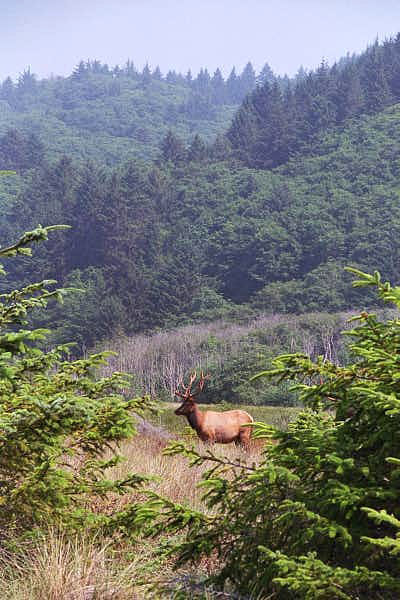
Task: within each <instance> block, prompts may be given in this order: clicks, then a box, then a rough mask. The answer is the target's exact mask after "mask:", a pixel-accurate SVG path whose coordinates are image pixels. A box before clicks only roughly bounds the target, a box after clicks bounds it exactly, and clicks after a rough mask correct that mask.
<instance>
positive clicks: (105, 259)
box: [7, 105, 400, 344]
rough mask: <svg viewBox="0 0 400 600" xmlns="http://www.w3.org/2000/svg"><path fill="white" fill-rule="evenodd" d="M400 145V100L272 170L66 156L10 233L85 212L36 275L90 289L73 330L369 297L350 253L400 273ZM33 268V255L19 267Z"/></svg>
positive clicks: (39, 181)
mask: <svg viewBox="0 0 400 600" xmlns="http://www.w3.org/2000/svg"><path fill="white" fill-rule="evenodd" d="M399 146H400V106H398V105H396V106H393V107H389V108H388V109H386V110H385V111H384V112H382V113H379V114H377V115H365V116H363V117H360V118H358V119H354V120H352V121H350V122H349V123H348V124H347V125H346V126H345V127H342V128H333V129H331V130H329V131H328V132H326V133H323V134H321V135H320V137H319V138H318V140H316V141H315V144H314V146H313V151H312V153H310V152H309V153H308V154H307V155H306V156H302V155H298V156H297V157H294V158H293V159H291V160H290V161H289V162H288V163H287V164H286V165H283V166H282V167H280V168H279V169H276V170H272V171H266V170H257V169H249V168H247V167H241V166H239V165H238V164H237V163H235V162H231V161H217V160H215V159H214V158H212V156H210V155H207V154H204V153H203V154H201V153H199V154H197V155H190V154H189V153H186V154H184V155H182V154H180V155H178V156H176V157H175V159H173V156H171V157H170V159H169V160H165V161H162V162H159V163H158V164H157V165H154V164H145V163H140V162H134V161H131V162H129V163H128V164H127V165H125V167H124V168H122V169H120V170H118V171H115V172H114V173H111V174H108V173H105V172H104V171H102V170H101V169H100V170H98V169H96V168H95V167H94V165H86V166H85V165H82V166H76V165H74V164H73V163H71V162H70V161H68V160H67V159H63V160H62V161H60V162H59V163H58V164H57V165H55V166H47V165H43V166H41V167H40V168H38V169H37V170H36V171H35V172H34V173H33V174H31V176H30V178H29V180H27V181H26V182H25V186H26V187H25V190H24V191H23V192H22V194H21V195H20V197H19V198H18V200H17V201H16V203H15V205H14V207H13V208H12V209H10V211H11V214H10V216H9V218H8V231H7V237H8V238H10V237H12V236H13V235H14V233H15V232H16V229H17V227H16V226H15V224H16V223H18V229H19V230H20V231H21V230H24V229H29V228H31V227H32V226H34V225H35V224H36V223H38V222H40V223H42V224H48V223H55V222H56V223H58V222H62V223H68V224H71V225H72V230H71V231H70V232H69V233H67V234H61V233H60V234H58V236H57V240H56V241H53V242H51V243H50V244H49V245H48V246H47V250H40V254H39V258H38V260H37V261H36V263H35V272H34V273H32V276H35V277H36V278H41V277H45V276H47V277H48V276H51V277H54V278H56V279H58V280H59V281H61V282H63V283H65V284H69V285H73V286H74V287H78V288H83V289H86V291H87V293H86V295H85V296H82V295H74V296H73V297H71V298H69V299H67V301H66V304H65V305H64V307H63V309H62V311H60V312H58V313H57V312H56V314H54V315H53V316H52V318H51V322H52V324H53V325H57V326H58V327H59V331H62V332H63V339H71V338H74V339H78V340H79V339H80V340H81V342H83V341H84V342H85V343H86V344H87V343H93V342H94V341H95V340H96V339H100V338H103V337H108V336H110V335H111V334H112V333H113V331H115V329H122V330H123V331H125V332H126V333H132V332H135V331H143V330H148V329H151V328H153V327H156V326H160V325H166V324H173V323H176V322H177V319H178V322H182V320H188V319H197V320H199V319H200V320H201V319H212V318H215V317H218V316H224V315H225V316H226V315H230V316H231V318H235V319H238V318H241V316H246V315H249V314H253V313H254V311H259V310H262V311H264V312H265V311H267V312H294V313H301V312H307V311H310V310H314V311H315V310H325V311H326V310H328V311H338V310H345V309H347V308H349V307H352V308H354V307H356V308H357V307H360V306H363V305H365V304H368V302H369V300H368V296H367V295H365V293H364V294H363V296H362V299H361V296H360V295H359V294H358V292H357V290H354V289H352V288H351V286H350V278H349V277H347V276H346V274H345V273H344V271H343V267H344V266H345V265H353V266H358V267H360V268H362V269H367V270H371V269H379V270H380V271H381V272H382V274H383V276H384V277H386V278H389V279H391V280H392V281H398V280H399V264H400V262H399V258H400V256H399V252H400V249H399V244H398V239H399V238H400V236H399V233H400V231H399V229H400V212H399V211H400V208H399V187H400V172H399V168H398V154H399ZM55 237H56V236H55ZM26 268H27V267H26V265H25V263H24V261H23V260H22V259H21V260H20V266H19V267H18V268H16V269H15V270H14V271H13V273H12V274H11V275H12V278H13V279H17V280H18V278H19V277H22V275H23V274H24V275H26ZM19 273H20V274H19ZM66 322H67V323H68V327H66V325H65V323H66ZM64 336H65V338H64Z"/></svg>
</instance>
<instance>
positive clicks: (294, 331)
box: [106, 313, 351, 399]
mask: <svg viewBox="0 0 400 600" xmlns="http://www.w3.org/2000/svg"><path fill="white" fill-rule="evenodd" d="M350 316H351V313H341V314H336V315H327V314H317V313H315V314H309V315H302V316H296V315H280V314H272V315H271V314H262V315H260V316H258V317H257V318H255V319H253V320H251V321H250V322H248V323H246V324H238V323H232V322H227V321H223V320H219V321H214V322H212V323H205V324H194V325H185V326H182V327H178V328H176V329H171V330H169V331H161V332H157V333H153V334H151V335H144V334H140V335H134V336H131V337H118V339H114V340H112V342H111V343H108V344H107V347H108V348H110V349H111V350H113V351H114V352H116V356H115V357H112V358H111V360H110V362H109V364H108V366H107V368H106V372H107V373H110V372H112V371H114V370H118V371H125V372H128V373H132V374H134V383H133V387H134V390H135V392H136V393H146V394H150V395H152V396H156V395H157V396H161V397H164V398H165V399H169V398H171V397H172V396H173V393H174V390H175V388H176V385H177V382H178V381H179V380H180V379H181V378H182V377H183V376H184V375H185V374H187V373H188V371H190V370H192V369H194V368H197V369H203V370H204V371H207V370H208V369H209V368H210V367H211V366H212V367H213V368H214V369H217V370H218V369H220V368H222V367H223V365H224V364H225V362H226V361H229V360H230V359H231V358H232V356H236V355H238V354H240V352H241V349H242V348H243V346H244V344H246V343H247V344H248V343H249V340H250V339H251V338H252V337H253V338H254V339H257V337H258V336H260V338H262V342H261V343H262V344H264V345H265V346H267V347H273V348H275V347H278V348H279V347H282V344H285V346H284V348H282V351H286V352H304V353H306V354H308V355H310V356H311V357H313V358H315V357H316V356H318V355H322V356H324V358H325V359H328V360H331V361H333V362H338V361H339V355H340V351H341V349H342V347H343V344H344V342H343V338H342V336H341V335H340V332H341V331H342V330H343V329H344V328H345V327H348V325H347V324H346V321H347V320H348V318H349V317H350ZM282 327H284V328H285V331H286V334H287V335H288V338H287V337H286V338H285V340H286V341H283V334H282V331H281V329H282Z"/></svg>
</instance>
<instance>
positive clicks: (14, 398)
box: [0, 226, 146, 538]
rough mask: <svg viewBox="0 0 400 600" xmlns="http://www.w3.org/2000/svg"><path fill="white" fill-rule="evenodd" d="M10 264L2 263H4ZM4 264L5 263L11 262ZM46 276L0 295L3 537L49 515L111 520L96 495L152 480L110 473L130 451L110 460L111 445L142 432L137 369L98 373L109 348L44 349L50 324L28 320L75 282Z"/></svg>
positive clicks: (15, 249) (41, 231) (25, 240)
mask: <svg viewBox="0 0 400 600" xmlns="http://www.w3.org/2000/svg"><path fill="white" fill-rule="evenodd" d="M57 228H58V227H47V228H42V227H40V226H39V227H38V228H37V229H36V230H34V231H31V232H28V233H27V234H25V235H24V236H23V237H22V238H21V239H20V240H19V241H18V242H17V243H16V244H14V245H12V246H10V247H8V248H4V249H2V250H0V257H2V258H7V257H10V256H14V255H17V254H25V255H26V254H29V253H30V249H29V248H28V246H29V245H30V244H32V243H33V242H36V241H39V240H44V239H47V236H48V233H49V232H50V231H52V230H54V229H57ZM0 269H1V267H0ZM1 273H2V274H4V271H3V270H2V269H1ZM53 283H54V282H52V281H43V282H41V283H37V284H32V285H28V286H26V287H25V288H23V289H21V290H16V291H12V292H10V293H6V294H2V295H1V296H0V504H1V511H0V525H1V530H2V536H3V538H4V537H8V538H9V536H10V535H12V534H21V533H24V532H27V531H31V530H33V529H35V528H37V527H40V526H41V525H42V524H44V523H46V524H48V523H49V522H50V523H51V522H54V523H57V524H58V525H66V526H69V527H78V526H80V525H82V524H83V523H85V524H86V525H87V526H95V525H104V524H107V523H108V522H109V521H110V519H112V518H113V516H115V515H112V514H108V515H104V514H101V511H100V512H96V510H95V504H96V498H99V497H104V496H106V495H107V494H109V493H117V494H122V493H124V492H126V491H128V490H130V489H132V488H135V487H138V486H140V485H141V484H142V482H143V478H142V477H140V476H138V475H135V474H131V475H128V476H126V477H124V479H122V480H119V481H112V480H109V479H108V478H107V476H106V471H107V469H108V468H109V467H110V466H113V465H115V464H116V463H117V462H118V461H119V460H120V457H119V455H118V454H117V452H116V451H114V452H112V456H111V458H110V459H108V460H103V454H104V451H105V449H106V448H112V449H115V448H116V445H117V444H118V442H120V441H121V440H123V439H126V438H129V437H131V436H132V435H133V434H134V431H135V425H134V418H133V415H132V411H135V412H137V411H141V410H142V409H143V408H144V407H145V405H146V402H145V401H144V400H142V399H138V398H135V399H132V400H126V399H125V398H124V397H123V396H122V395H121V390H122V388H123V387H126V386H127V377H126V376H125V375H123V374H121V373H113V374H112V375H110V376H109V377H103V378H98V377H96V369H97V368H98V367H99V366H100V365H102V364H103V363H104V361H105V360H106V357H107V353H106V352H102V353H99V354H95V355H93V356H90V357H88V358H85V359H81V360H75V361H69V360H68V351H69V347H68V346H58V347H55V348H53V349H51V350H48V351H44V350H41V349H39V347H38V342H41V341H43V339H44V338H45V337H46V336H47V334H48V333H49V332H48V331H46V330H43V329H36V330H30V329H27V328H25V327H26V324H27V318H28V317H29V315H30V314H31V313H32V311H34V310H35V309H37V308H40V309H44V308H45V307H46V305H47V303H48V301H49V300H51V299H52V298H58V299H62V297H63V295H64V292H65V290H53V291H50V288H51V286H52V284H53Z"/></svg>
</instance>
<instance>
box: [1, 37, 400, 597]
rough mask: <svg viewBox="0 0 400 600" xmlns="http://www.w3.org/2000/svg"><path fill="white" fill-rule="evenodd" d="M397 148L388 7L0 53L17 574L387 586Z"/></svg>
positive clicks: (234, 589)
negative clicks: (143, 39)
mask: <svg viewBox="0 0 400 600" xmlns="http://www.w3.org/2000/svg"><path fill="white" fill-rule="evenodd" d="M399 150H400V34H398V35H397V36H395V37H393V38H390V39H387V40H385V41H384V42H382V43H379V42H378V41H376V42H375V43H373V44H371V45H370V46H369V47H368V48H367V49H366V50H365V51H364V52H363V53H360V54H358V55H347V56H346V57H344V58H342V59H341V60H339V61H338V62H337V63H336V64H334V65H332V66H329V65H328V64H327V63H326V62H325V61H322V63H321V64H320V65H319V67H318V68H317V69H315V70H313V71H306V70H304V69H303V68H301V69H299V71H298V73H297V75H296V76H295V77H292V78H289V77H286V76H285V77H281V76H276V75H275V74H274V73H273V71H272V70H271V68H270V67H269V65H268V64H266V65H265V66H264V68H263V69H262V70H261V71H260V72H259V73H258V74H257V73H256V72H255V70H254V68H253V66H252V64H251V63H250V62H249V63H248V64H247V65H246V67H245V68H244V69H243V71H242V72H241V73H237V72H236V70H235V69H233V70H232V71H231V73H230V75H229V76H228V77H226V78H224V77H223V75H222V72H221V70H220V69H217V70H216V71H215V73H214V74H212V75H210V73H209V72H208V70H207V69H201V70H200V71H199V73H198V74H197V75H196V76H193V75H192V73H191V72H190V71H189V72H188V73H186V74H185V75H182V74H180V73H177V72H175V71H169V72H168V73H166V74H162V73H161V71H160V69H159V68H158V67H156V68H155V69H150V67H149V65H148V64H147V65H145V67H144V68H143V69H142V70H140V71H139V70H137V68H136V67H135V65H134V63H133V62H132V61H130V60H129V61H127V63H126V64H125V66H124V67H118V66H116V67H109V66H108V65H106V64H103V63H101V62H100V61H98V60H88V61H86V62H84V61H82V62H80V63H79V64H78V65H77V66H76V68H75V69H74V71H73V73H72V74H71V75H70V76H67V77H56V76H53V77H50V78H48V79H38V78H37V77H36V76H35V75H34V74H33V73H32V72H31V70H30V69H27V70H25V71H24V72H23V73H22V74H21V75H20V77H19V78H18V81H16V82H14V81H13V80H12V79H11V78H7V79H5V80H4V81H3V83H2V84H1V86H0V170H1V171H3V172H2V174H1V176H0V258H1V263H2V266H0V278H1V279H0V506H1V507H2V508H1V510H0V521H1V523H2V531H3V533H2V540H1V541H0V548H1V550H2V551H3V550H4V558H2V556H0V596H1V597H7V598H10V599H11V600H23V599H25V598H28V597H29V598H32V599H33V600H41V599H42V598H44V597H47V598H49V599H51V600H53V599H54V600H59V599H62V600H87V599H90V600H95V598H97V597H98V598H106V599H108V598H109V599H111V598H113V599H119V600H128V599H129V600H131V599H132V598H136V597H137V598H145V597H148V598H154V599H157V598H174V599H176V600H179V599H184V598H198V599H199V600H200V599H202V600H206V599H214V598H215V599H218V598H223V599H226V600H228V599H229V600H232V599H235V600H248V599H251V600H253V599H254V600H255V599H261V600H262V599H265V600H267V599H268V598H274V600H275V599H276V600H287V599H288V598H290V599H293V600H314V599H315V600H317V599H323V600H324V599H325V600H332V599H341V600H356V599H358V598H365V599H366V600H382V599H383V598H385V600H386V599H387V600H397V598H398V597H399V594H400V582H399V578H398V568H399V562H398V556H399V533H398V532H399V530H400V520H399V519H400V515H399V511H398V495H399V481H400V478H399V450H400V448H399V442H398V426H399V418H400V407H399V375H398V362H399V360H398V356H399V340H400V335H399V325H400V322H399V319H398V311H399V308H400V288H399V287H398V286H397V285H396V284H397V283H398V281H399V279H400V277H399V265H400V245H399V242H398V240H399V239H400V212H399V211H400V208H399V207H400V202H399V194H400V162H399V155H400V153H399ZM32 254H33V256H32ZM3 266H4V268H3ZM35 282H37V283H35ZM389 282H393V283H389ZM110 351H111V352H110ZM193 370H196V372H198V373H200V372H204V373H207V383H206V385H205V389H204V391H203V393H202V396H201V402H202V403H204V404H202V405H201V406H202V410H207V405H210V404H215V405H217V407H218V408H219V410H222V411H224V410H230V409H237V407H241V408H242V409H244V408H245V409H246V411H249V412H250V413H251V415H252V418H253V421H254V425H253V427H252V440H251V444H250V446H249V447H248V448H236V447H234V446H230V447H228V448H223V449H220V448H217V447H211V446H210V445H207V444H202V443H201V442H199V440H198V439H197V437H196V434H195V433H194V432H193V429H192V430H190V428H185V425H184V423H183V421H184V420H183V419H182V417H180V418H178V417H177V416H176V415H175V414H174V412H173V411H174V409H175V408H176V405H175V404H172V402H171V401H172V400H173V399H174V395H175V392H176V389H177V383H178V382H179V381H180V380H181V381H183V380H184V379H185V378H186V380H187V378H188V376H190V373H191V372H192V371H193ZM193 565H194V566H193ZM71 590H72V591H71ZM29 594H30V595H29ZM71 594H72V595H71Z"/></svg>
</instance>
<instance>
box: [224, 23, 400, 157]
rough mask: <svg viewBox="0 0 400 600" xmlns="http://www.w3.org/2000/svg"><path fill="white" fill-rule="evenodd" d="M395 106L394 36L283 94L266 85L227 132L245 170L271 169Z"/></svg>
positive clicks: (399, 90)
mask: <svg viewBox="0 0 400 600" xmlns="http://www.w3.org/2000/svg"><path fill="white" fill-rule="evenodd" d="M399 100H400V34H398V35H397V36H396V37H395V38H393V39H388V40H386V41H385V42H383V43H382V44H379V43H378V42H375V44H373V45H372V46H371V47H369V48H368V49H367V50H366V51H365V52H364V53H362V54H361V55H359V56H353V57H348V60H346V61H340V62H339V63H338V64H334V65H333V66H332V67H329V66H328V65H327V63H326V62H324V61H323V62H322V63H321V65H320V66H319V67H318V69H316V70H315V71H312V72H310V73H306V74H304V76H303V77H301V78H297V80H296V81H295V82H288V84H287V86H286V88H283V87H282V85H280V84H279V82H277V81H270V80H268V81H266V82H265V83H264V84H263V85H261V86H258V87H257V88H256V89H255V90H254V92H253V93H252V94H251V95H250V96H249V97H248V98H246V100H245V101H244V103H243V105H242V106H241V108H240V110H239V111H238V113H237V114H236V116H235V118H234V120H233V122H232V125H231V127H230V129H229V131H228V138H229V141H230V143H231V144H232V146H233V148H234V150H235V155H236V156H237V157H238V158H240V160H242V161H243V162H244V163H245V164H247V165H249V166H252V167H257V168H271V167H275V166H277V165H280V164H282V163H285V162H286V161H287V160H288V159H289V157H290V156H293V154H295V153H296V152H299V151H304V149H305V148H306V147H307V145H310V143H311V142H312V140H313V139H314V137H315V135H316V134H317V133H319V132H321V131H323V130H326V129H328V128H330V127H333V126H336V125H342V124H343V123H345V122H346V121H347V120H348V119H351V118H353V117H356V116H359V115H361V114H363V113H367V114H373V113H377V112H379V111H381V110H383V109H384V108H385V107H387V106H390V105H392V104H395V103H396V102H399Z"/></svg>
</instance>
